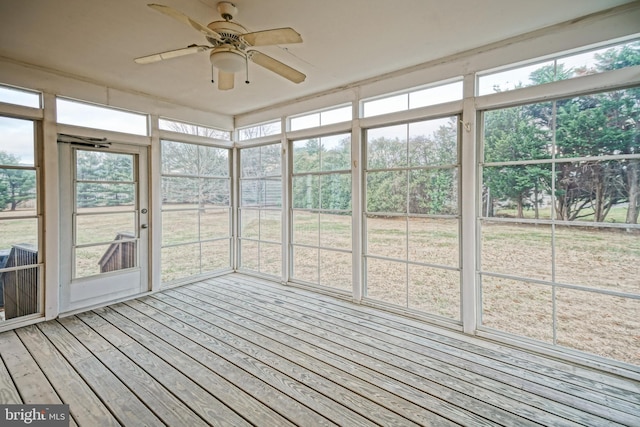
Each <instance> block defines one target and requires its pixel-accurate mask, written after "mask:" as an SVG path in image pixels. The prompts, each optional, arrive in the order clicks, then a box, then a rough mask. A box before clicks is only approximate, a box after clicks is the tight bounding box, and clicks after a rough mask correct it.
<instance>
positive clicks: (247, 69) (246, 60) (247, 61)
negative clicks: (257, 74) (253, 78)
mask: <svg viewBox="0 0 640 427" xmlns="http://www.w3.org/2000/svg"><path fill="white" fill-rule="evenodd" d="M244 65H245V68H246V71H247V80H245V81H244V82H245V83H246V84H249V83H251V82H250V81H249V58H247V57H246V56H245V57H244Z"/></svg>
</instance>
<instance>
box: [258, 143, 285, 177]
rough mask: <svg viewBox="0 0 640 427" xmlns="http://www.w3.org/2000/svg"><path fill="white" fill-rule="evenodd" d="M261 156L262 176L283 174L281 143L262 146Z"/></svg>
mask: <svg viewBox="0 0 640 427" xmlns="http://www.w3.org/2000/svg"><path fill="white" fill-rule="evenodd" d="M260 156H261V157H260V163H261V171H262V172H261V174H262V176H280V175H281V174H282V167H281V163H282V157H281V156H280V144H272V145H265V146H263V147H260Z"/></svg>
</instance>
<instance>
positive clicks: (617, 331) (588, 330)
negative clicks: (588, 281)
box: [556, 276, 640, 365]
mask: <svg viewBox="0 0 640 427" xmlns="http://www.w3.org/2000/svg"><path fill="white" fill-rule="evenodd" d="M636 277H637V276H636ZM556 305H557V313H558V315H557V317H558V344H559V345H563V346H565V347H569V348H574V349H577V350H583V351H588V352H590V353H595V354H597V355H600V356H604V357H610V358H613V359H617V360H621V361H623V362H627V363H632V364H635V365H638V364H640V343H638V339H637V335H638V331H640V317H639V316H638V313H640V301H639V300H634V299H630V298H620V297H614V296H610V295H602V294H597V293H593V292H583V291H578V290H574V289H562V288H560V289H557V290H556ZM585 319H588V320H587V321H586V322H585Z"/></svg>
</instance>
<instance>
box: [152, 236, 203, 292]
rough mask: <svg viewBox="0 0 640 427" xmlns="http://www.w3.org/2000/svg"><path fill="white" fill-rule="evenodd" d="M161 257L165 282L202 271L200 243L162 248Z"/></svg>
mask: <svg viewBox="0 0 640 427" xmlns="http://www.w3.org/2000/svg"><path fill="white" fill-rule="evenodd" d="M163 228H164V226H163ZM161 257H162V272H161V273H160V274H161V277H162V282H163V283H167V282H171V281H173V280H177V279H182V278H185V277H189V276H193V275H194V274H199V273H200V244H199V243H195V244H191V245H180V246H171V247H168V248H162V252H161Z"/></svg>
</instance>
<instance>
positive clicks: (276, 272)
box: [260, 242, 282, 276]
mask: <svg viewBox="0 0 640 427" xmlns="http://www.w3.org/2000/svg"><path fill="white" fill-rule="evenodd" d="M260 272H261V273H264V274H270V275H272V276H282V245H273V244H270V243H263V242H261V243H260Z"/></svg>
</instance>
